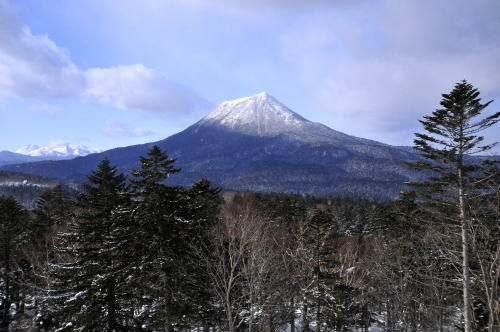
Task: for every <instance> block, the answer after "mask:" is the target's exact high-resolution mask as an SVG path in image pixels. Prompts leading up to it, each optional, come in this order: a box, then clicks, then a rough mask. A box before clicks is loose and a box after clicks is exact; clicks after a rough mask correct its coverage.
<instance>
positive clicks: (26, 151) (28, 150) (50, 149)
mask: <svg viewBox="0 0 500 332" xmlns="http://www.w3.org/2000/svg"><path fill="white" fill-rule="evenodd" d="M96 152H101V150H99V149H92V148H91V149H89V148H87V147H86V146H81V145H76V144H70V143H63V142H61V141H58V142H53V143H52V144H51V145H50V146H47V147H44V148H39V147H38V146H36V145H34V144H30V145H27V146H25V147H23V148H21V149H19V150H17V151H16V153H19V154H23V155H26V156H32V157H55V158H64V159H66V158H75V157H80V156H86V155H88V154H91V153H96Z"/></svg>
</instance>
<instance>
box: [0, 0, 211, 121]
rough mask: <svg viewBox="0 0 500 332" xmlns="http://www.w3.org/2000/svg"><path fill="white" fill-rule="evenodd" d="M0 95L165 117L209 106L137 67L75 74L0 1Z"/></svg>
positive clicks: (66, 56)
mask: <svg viewBox="0 0 500 332" xmlns="http://www.w3.org/2000/svg"><path fill="white" fill-rule="evenodd" d="M1 97H3V98H9V97H17V98H26V97H27V98H33V99H50V98H83V99H84V100H96V101H98V102H100V103H102V104H105V105H109V106H113V107H117V108H120V109H127V110H139V111H143V112H148V113H155V114H169V115H180V114H193V113H196V112H198V111H206V110H208V109H210V108H211V107H213V103H212V102H210V101H209V100H207V99H206V98H204V97H202V96H201V95H199V94H198V93H197V92H195V91H193V90H192V89H189V88H188V87H185V86H183V85H181V84H178V83H176V82H174V81H173V80H171V79H170V78H169V77H168V75H166V74H164V73H161V72H159V71H156V70H153V69H149V68H146V67H145V66H144V65H142V64H135V65H130V66H119V67H112V68H91V69H88V70H86V71H82V70H79V69H78V68H77V66H76V65H75V64H74V63H73V62H72V61H71V58H70V53H69V52H68V51H67V50H65V49H64V48H61V47H59V46H57V45H56V44H55V43H54V42H53V41H52V40H51V39H50V38H49V37H48V36H47V35H45V36H36V35H33V34H32V33H31V31H30V29H29V28H28V27H26V26H23V25H22V22H21V21H20V19H19V17H18V15H17V12H16V11H15V9H14V8H13V7H11V6H10V5H9V4H8V3H7V2H6V1H5V0H0V98H1ZM37 111H41V110H40V109H37ZM49 113H50V112H49Z"/></svg>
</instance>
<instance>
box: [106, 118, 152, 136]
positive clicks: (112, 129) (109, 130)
mask: <svg viewBox="0 0 500 332" xmlns="http://www.w3.org/2000/svg"><path fill="white" fill-rule="evenodd" d="M102 132H103V133H104V134H105V135H107V136H109V137H113V138H120V137H142V136H151V135H154V133H153V132H152V131H150V130H148V129H146V128H141V127H136V128H133V127H132V126H131V125H130V124H128V123H125V122H122V121H118V120H114V119H110V120H108V121H106V127H105V128H104V129H102Z"/></svg>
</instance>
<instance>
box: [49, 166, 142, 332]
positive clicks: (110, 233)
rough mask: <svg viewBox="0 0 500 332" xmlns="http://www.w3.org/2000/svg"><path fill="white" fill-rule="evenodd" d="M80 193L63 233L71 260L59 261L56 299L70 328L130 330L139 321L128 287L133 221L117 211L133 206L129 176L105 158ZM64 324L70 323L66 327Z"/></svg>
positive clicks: (61, 240)
mask: <svg viewBox="0 0 500 332" xmlns="http://www.w3.org/2000/svg"><path fill="white" fill-rule="evenodd" d="M88 180H89V182H90V183H89V184H84V185H83V188H84V191H85V192H84V193H80V194H78V195H77V211H76V213H75V215H74V218H73V222H72V223H71V224H70V225H69V232H67V233H62V234H60V235H59V246H58V251H59V253H60V254H61V255H63V256H64V257H65V258H66V262H62V263H58V264H54V265H53V267H52V268H53V276H54V283H53V285H52V286H53V287H54V288H55V290H56V296H54V297H53V299H56V300H62V302H61V301H59V302H58V303H56V304H57V305H60V306H61V308H62V312H61V314H62V315H61V316H62V317H61V318H62V319H64V322H65V324H66V325H65V326H67V327H68V328H72V329H73V330H76V331H115V330H118V329H120V330H126V329H127V328H129V329H130V328H131V327H132V326H134V325H135V323H134V321H135V319H134V317H133V312H130V310H129V299H128V297H129V295H128V293H127V292H126V289H124V288H125V287H124V285H126V283H127V278H128V260H129V256H130V249H129V242H130V239H131V238H132V235H131V234H130V231H131V229H132V228H131V227H130V225H129V224H128V223H127V222H125V223H124V220H125V221H127V219H124V218H117V217H116V216H115V211H117V209H119V208H120V207H122V206H126V205H127V204H128V201H129V200H128V199H129V198H128V196H127V195H126V192H127V186H126V177H125V176H124V175H123V174H117V168H116V167H115V166H111V165H110V161H109V160H108V159H107V158H105V159H104V160H103V161H101V162H100V163H99V165H98V166H97V170H95V171H92V174H91V175H89V176H88ZM63 327H64V325H63Z"/></svg>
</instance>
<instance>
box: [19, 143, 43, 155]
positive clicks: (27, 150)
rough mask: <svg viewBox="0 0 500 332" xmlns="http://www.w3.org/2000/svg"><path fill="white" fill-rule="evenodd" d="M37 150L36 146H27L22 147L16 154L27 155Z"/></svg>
mask: <svg viewBox="0 0 500 332" xmlns="http://www.w3.org/2000/svg"><path fill="white" fill-rule="evenodd" d="M38 149H39V147H38V146H36V145H35V144H28V145H26V146H23V147H22V148H20V149H19V150H17V151H16V153H19V154H24V155H29V154H30V153H31V152H33V151H35V150H38Z"/></svg>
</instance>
